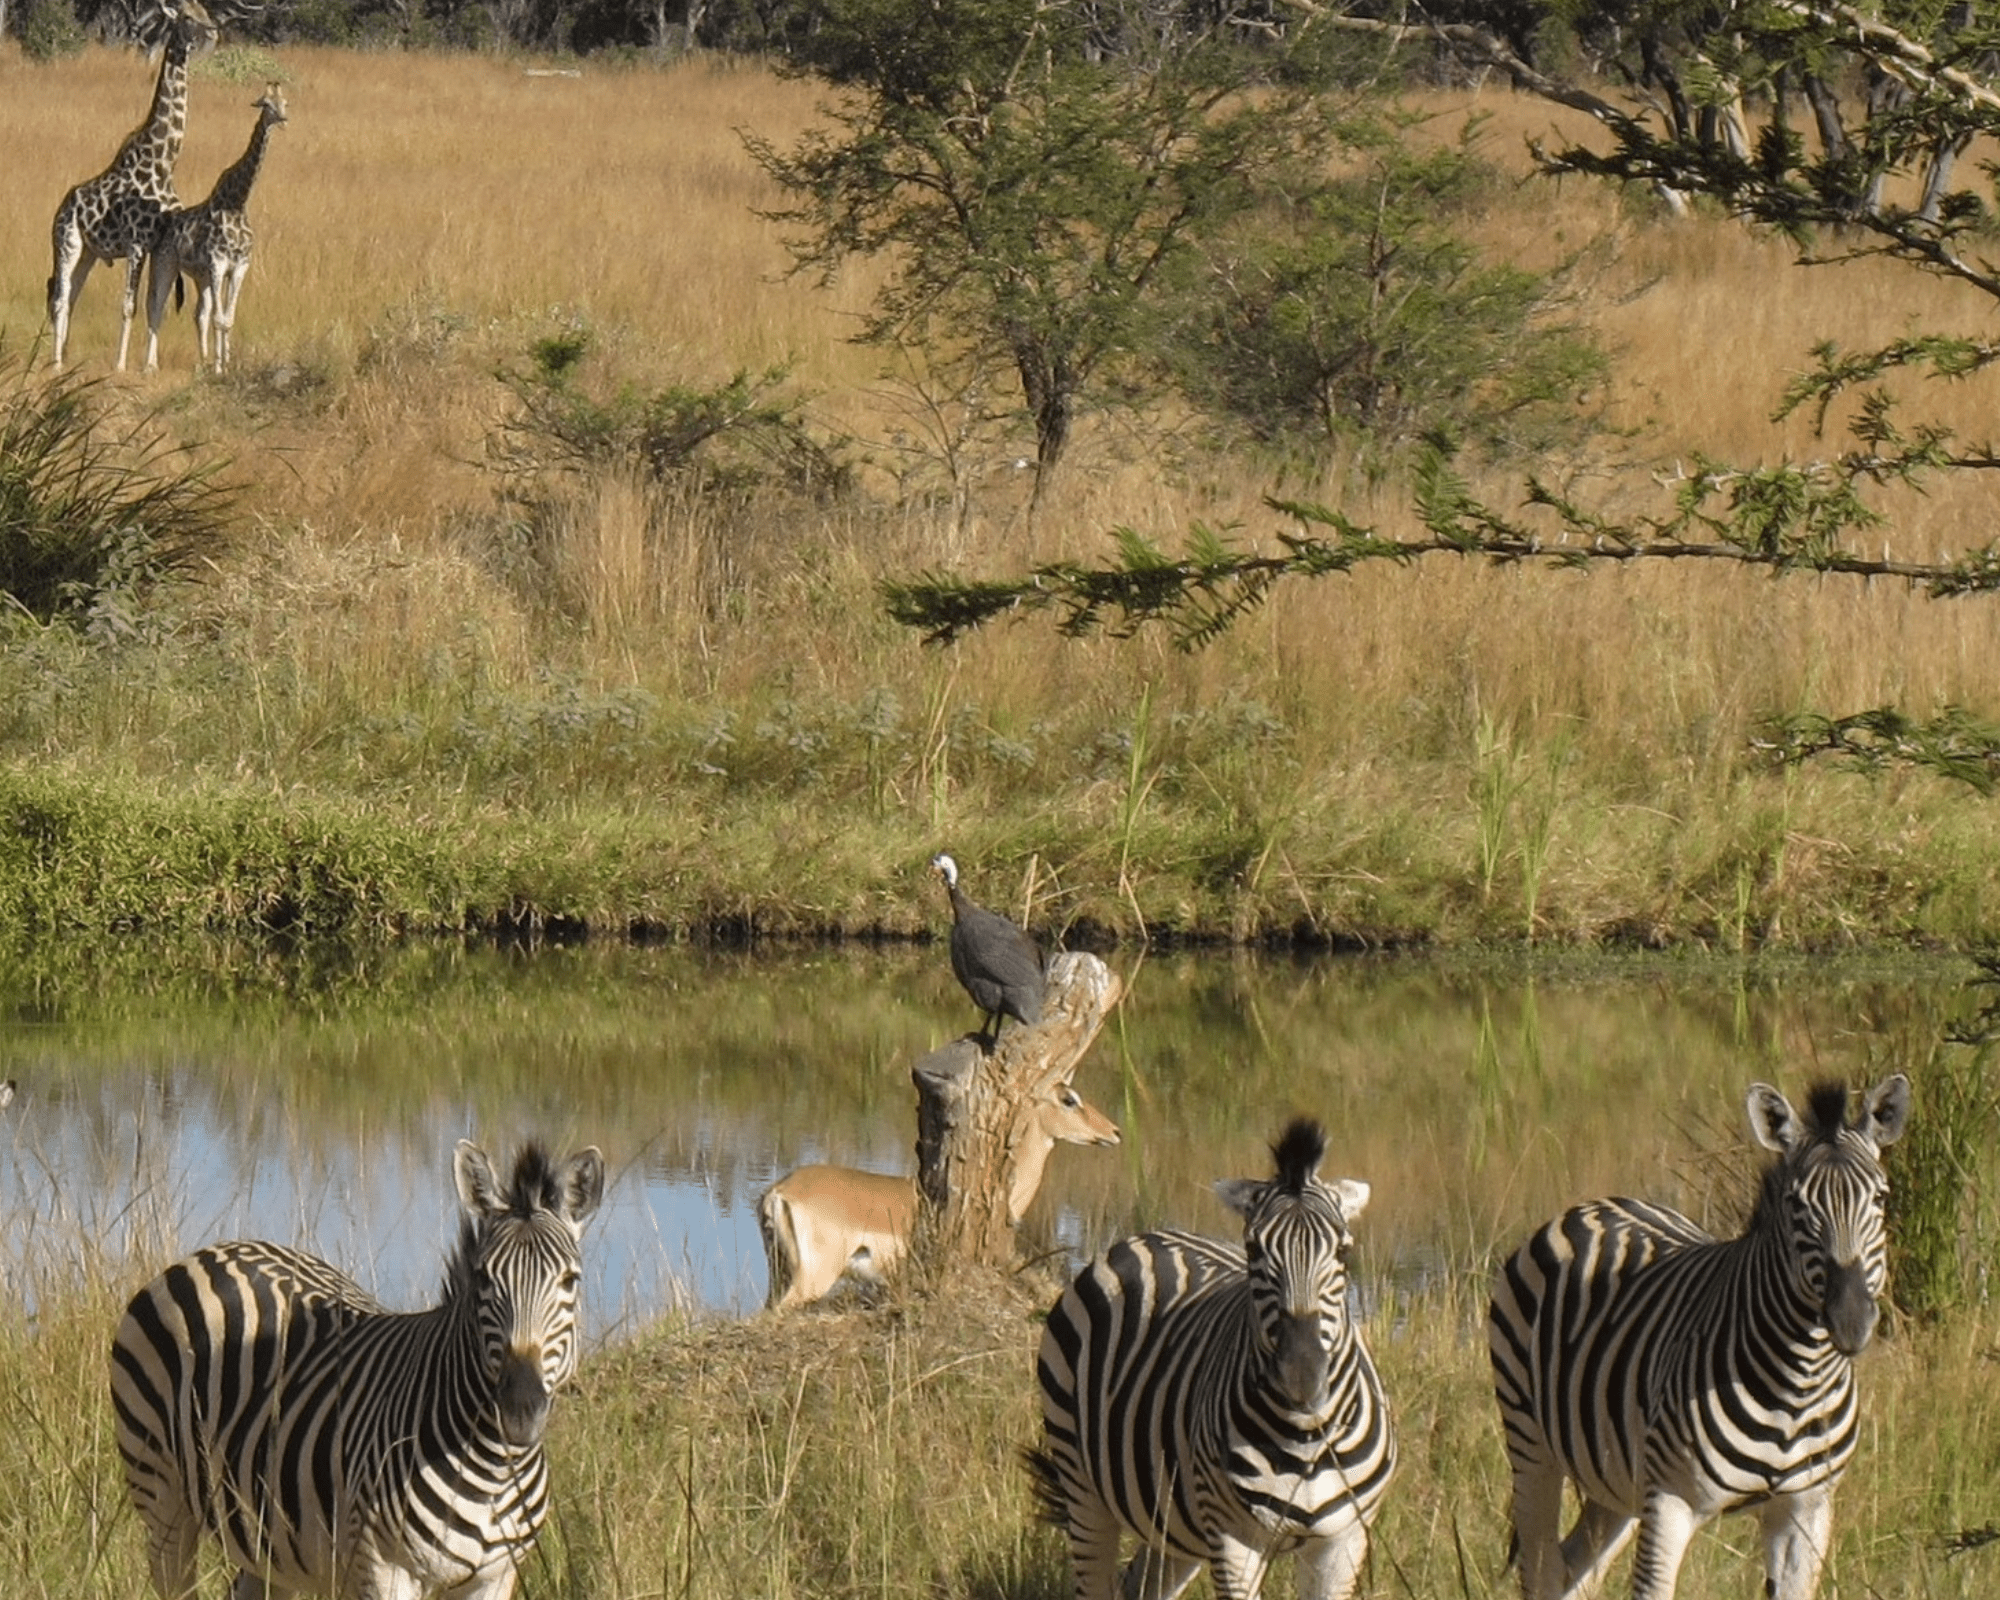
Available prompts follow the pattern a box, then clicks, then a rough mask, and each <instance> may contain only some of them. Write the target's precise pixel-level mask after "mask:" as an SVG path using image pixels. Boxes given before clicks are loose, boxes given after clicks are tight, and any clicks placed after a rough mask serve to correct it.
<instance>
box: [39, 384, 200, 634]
mask: <svg viewBox="0 0 2000 1600" xmlns="http://www.w3.org/2000/svg"><path fill="white" fill-rule="evenodd" d="M100 383H101V380H99V379H94V378H82V377H78V376H77V375H76V374H74V373H67V374H62V375H60V376H57V377H55V378H52V379H50V380H48V381H46V382H42V381H34V380H31V379H30V378H29V375H28V367H27V363H26V361H24V360H23V359H21V358H20V357H18V356H15V355H13V354H11V353H10V352H8V351H7V350H6V349H5V348H4V347H0V595H4V596H5V597H6V598H7V599H8V600H10V601H11V602H12V603H13V604H14V605H15V606H17V607H19V608H20V609H21V610H23V611H25V612H27V613H28V614H30V615H31V616H33V617H35V618H36V619H37V620H38V621H41V622H53V621H58V620H60V621H67V622H73V623H76V624H78V625H79V626H82V627H84V628H85V629H86V630H87V631H89V632H92V633H95V634H105V635H110V636H116V635H121V634H127V633H130V632H131V631H132V630H133V627H134V624H135V615H136V610H135V608H136V606H137V604H138V603H139V601H140V600H141V599H142V598H143V596H144V595H145V593H146V591H147V590H149V589H150V588H151V587H152V586H153V585H155V584H156V583H158V582H159V580H161V579H162V578H165V577H167V576H168V575H169V574H171V573H174V572H176V571H179V570H180V569H182V568H185V567H187V566H188V565H190V564H191V563H192V562H194V561H195V560H196V559H197V558H198V557H200V556H201V555H202V554H204V553H206V552H207V551H209V550H211V549H212V548H213V547H215V546H216V545H217V544H219V543H220V542H221V540H222V538H223V536H224V533H225V531H226V529H227V527H228V525H229V520H230V517H231V514H232V513H233V511H234V508H235V501H236V494H235V490H234V489H233V488H231V487H230V486H228V485H227V484H225V483H224V482H223V481H222V479H221V476H220V464H219V463H215V462H204V461H200V460H197V459H195V458H194V457H193V456H192V455H191V454H190V453H189V452H187V451H185V450H183V449H181V448H180V447H178V446H175V445H173V444H171V443H170V442H168V441H167V439H166V438H165V437H164V436H163V434H162V433H161V432H160V431H159V429H158V427H157V426H156V424H155V422H154V420H153V418H152V417H151V416H142V417H141V418H140V419H139V420H138V421H137V422H134V423H129V424H128V423H121V422H117V421H114V420H113V419H112V418H111V416H110V411H109V406H108V403H107V401H106V397H105V395H104V392H103V390H102V389H101V387H100Z"/></svg>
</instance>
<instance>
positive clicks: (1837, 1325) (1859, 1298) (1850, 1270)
mask: <svg viewBox="0 0 2000 1600" xmlns="http://www.w3.org/2000/svg"><path fill="white" fill-rule="evenodd" d="M1879 1315H1880V1310H1879V1308H1878V1307H1877V1306H1876V1304H1875V1293H1874V1291H1873V1290H1872V1289H1871V1288H1870V1287H1869V1286H1868V1274H1867V1272H1866V1270H1865V1269H1864V1268H1863V1267H1862V1265H1861V1263H1860V1262H1858V1261H1849V1262H1844V1263H1836V1264H1834V1265H1832V1266H1830V1267H1828V1269H1827V1274H1826V1331H1827V1333H1828V1335H1829V1336H1830V1337H1831V1338H1832V1340H1833V1347H1834V1349H1836V1350H1838V1351H1839V1352H1840V1353H1841V1354H1842V1355H1844V1356H1858V1355H1860V1354H1861V1352H1862V1351H1863V1350H1865V1349H1867V1348H1868V1341H1869V1340H1870V1339H1872V1338H1873V1337H1874V1336H1875V1321H1876V1318H1877V1317H1878V1316H1879Z"/></svg>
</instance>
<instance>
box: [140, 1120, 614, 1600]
mask: <svg viewBox="0 0 2000 1600" xmlns="http://www.w3.org/2000/svg"><path fill="white" fill-rule="evenodd" d="M453 1173H454V1176H455V1178H456V1180H457V1185H458V1195H459V1200H460V1202H461V1203H462V1205H463V1207H464V1213H465V1214H464V1217H463V1219H462V1221H461V1224H460V1229H459V1240H458V1248H457V1250H456V1251H455V1252H454V1253H453V1255H452V1257H451V1261H450V1265H449V1266H448V1267H447V1268H446V1272H445V1284H444V1294H443V1299H442V1302H441V1303H440V1304H439V1305H437V1306H436V1307H434V1308H433V1309H431V1310H428V1311H417V1312H407V1313H397V1312H391V1311H388V1310H386V1309H384V1308H383V1306H382V1305H381V1304H379V1303H378V1302H377V1301H376V1300H374V1299H373V1298H372V1297H371V1296H369V1295H368V1294H367V1293H365V1292H364V1291H363V1290H362V1289H361V1288H360V1286H359V1285H357V1284H356V1283H354V1281H353V1280H352V1279H350V1278H348V1277H347V1276H346V1275H345V1274H344V1273H341V1272H339V1271H337V1270H336V1269H335V1268H333V1267H331V1266H329V1265H328V1264H327V1263H326V1262H324V1261H321V1260H319V1259H318V1258H316V1257H314V1256H310V1255H306V1254H304V1253H302V1252H300V1251H297V1250H290V1249H287V1248H285V1247H284V1246H282V1245H275V1244H261V1243H236V1244H223V1245H214V1246H211V1247H209V1248H207V1249H204V1250H198V1251H196V1252H195V1253H194V1254H193V1255H191V1256H189V1257H187V1258H186V1259H185V1260H182V1261H179V1262H177V1263H175V1264H174V1265H173V1266H171V1267H168V1268H167V1269H166V1271H164V1272H162V1273H161V1274H160V1275H159V1276H158V1277H157V1278H155V1279H154V1280H153V1281H152V1282H151V1283H149V1284H147V1285H146V1286H145V1287H144V1288H143V1289H141V1290H140V1291H139V1292H138V1293H137V1294H136V1295H134V1296H133V1297H132V1301H131V1304H130V1305H129V1306H127V1307H126V1310H125V1315H124V1318H123V1320H122V1321H121V1322H120V1323H119V1325H118V1332H117V1335H116V1338H115V1339H114V1341H113V1343H112V1348H111V1399H112V1408H113V1411H114V1412H115V1414H116V1427H117V1437H118V1453H119V1455H120V1456H121V1457H122V1458H123V1460H124V1463H125V1481H126V1487H127V1490H128V1491H129V1493H130V1496H131V1500H132V1505H133V1509H134V1510H135V1511H136V1512H137V1513H138V1516H139V1520H140V1522H141V1523H142V1524H143V1525H144V1527H145V1530H146V1537H147V1559H148V1565H149V1569H150V1572H151V1576H152V1581H153V1587H154V1588H155V1589H156V1590H157V1591H158V1592H159V1594H160V1595H161V1596H162V1597H163V1600H185V1597H187V1596H190V1595H192V1594H193V1592H194V1582H195V1557H196V1552H197V1547H198V1545H199V1543H200V1540H201V1535H202V1533H203V1532H204V1530H205V1531H207V1532H209V1533H212V1534H214V1535H215V1536H216V1538H217V1539H218V1540H219V1541H220V1543H221V1545H222V1548H223V1552H224V1554H225V1556H226V1557H227V1559H228V1561H229V1562H230V1564H231V1565H233V1566H234V1567H235V1568H237V1569H238V1574H239V1575H238V1577H237V1579H236V1583H235V1587H234V1589H233V1590H232V1591H231V1593H232V1594H233V1595H234V1596H235V1597H236V1600H251V1597H253V1596H268V1595H273V1594H291V1593H305V1594H319V1595H329V1596H340V1597H342V1600H362V1597H366V1600H416V1597H417V1596H418V1595H420V1594H422V1593H424V1592H425V1591H427V1590H430V1589H436V1588H444V1589H447V1590H448V1591H449V1592H450V1593H451V1595H453V1596H454V1597H464V1600H507V1597H508V1596H509V1595H511V1594H512V1593H513V1589H514V1580H515V1576H516V1572H517V1569H518V1567H519V1564H520V1562H521V1561H522V1559H523V1557H524V1556H525V1555H526V1554H527V1552H528V1550H529V1549H530V1548H531V1547H532V1545H533V1543H534V1540H535V1535H536V1533H537V1532H538V1531H539V1530H540V1528H541V1525H542V1521H543V1518H544V1516H545V1515H546V1514H547V1510H548V1473H547V1467H546V1464H545V1462H544V1459H543V1455H542V1434H543V1429H544V1427H545V1426H546V1424H547V1421H548V1415H549V1405H550V1401H551V1399H552V1398H553V1396H554V1394H555V1391H556V1390H557V1389H559V1388H561V1387H562V1385H563V1384H564V1383H565V1382H567V1381H568V1379H569V1378H570V1376H571V1375H572V1373H574V1371H575V1370H576V1361H577V1339H576V1321H577V1305H578V1280H579V1267H580V1264H581V1252H580V1250H579V1237H580V1233H581V1230H582V1226H583V1224H584V1222H585V1221H587V1220H588V1219H589V1217H590V1216H591V1214H592V1213H593V1212H594V1211H595V1210H596V1209H597V1205H598V1201H599V1200H600V1199H601V1198H602V1196H603V1192H604V1161H603V1157H602V1156H600V1155H599V1153H598V1151H597V1150H596V1148H595V1147H594V1146H593V1147H592V1148H589V1149H586V1150H583V1151H580V1152H579V1153H578V1154H576V1155H574V1156H571V1157H570V1158H569V1159H568V1160H567V1161H563V1162H560V1163H558V1162H555V1161H552V1160H551V1159H550V1157H549V1155H548V1153H547V1151H545V1150H544V1149H543V1148H542V1147H541V1146H540V1145H538V1144H529V1145H527V1146H526V1147H525V1148H524V1149H522V1151H521V1152H520V1154H519V1156H518V1158H517V1159H516V1161H515V1163H514V1172H513V1178H512V1181H511V1182H510V1183H508V1184H506V1185H505V1186H504V1187H503V1186H502V1184H501V1183H500V1181H499V1179H498V1178H497V1177H496V1175H495V1173H494V1170H493V1166H492V1164H491V1163H490V1162H489V1161H488V1159H487V1157H486V1153H485V1152H484V1151H483V1150H481V1149H480V1148H479V1147H478V1146H477V1145H475V1144H473V1143H472V1142H471V1141H469V1140H460V1141H459V1144H458V1148H457V1151H456V1153H455V1156H454V1159H453Z"/></svg>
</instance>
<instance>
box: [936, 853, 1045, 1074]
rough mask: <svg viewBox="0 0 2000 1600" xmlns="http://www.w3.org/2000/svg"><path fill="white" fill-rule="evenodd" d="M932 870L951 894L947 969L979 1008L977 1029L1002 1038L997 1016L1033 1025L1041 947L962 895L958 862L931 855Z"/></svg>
mask: <svg viewBox="0 0 2000 1600" xmlns="http://www.w3.org/2000/svg"><path fill="white" fill-rule="evenodd" d="M931 870H932V871H933V872H935V873H936V874H937V875H938V876H939V877H940V878H942V879H943V880H944V887H945V893H946V894H948V895H949V896H950V897H951V918H952V921H951V970H952V971H953V972H954V973H956V974H957V976H958V981H959V982H960V983H962V984H964V985H965V992H966V993H967V994H969V995H971V996H972V1003H973V1004H974V1005H976V1006H978V1007H979V1012H980V1031H981V1032H982V1033H987V1032H988V1024H989V1023H990V1025H991V1026H990V1033H989V1037H991V1038H993V1039H996V1040H997V1039H998V1038H999V1037H1000V1019H1001V1018H1002V1017H1003V1016H1004V1017H1012V1018H1013V1019H1014V1020H1015V1021H1016V1022H1021V1023H1025V1024H1027V1025H1029V1026H1031V1027H1032V1026H1033V1025H1034V1024H1035V1023H1037V1022H1039V1021H1041V1020H1042V988H1043V981H1044V980H1043V960H1042V952H1041V948H1040V946H1038V945H1037V944H1036V943H1035V941H1034V940H1033V939H1031V938H1029V937H1028V936H1027V934H1025V933H1023V932H1022V931H1021V930H1020V929H1019V928H1017V927H1016V926H1015V925H1014V924H1013V923H1011V922H1009V921H1008V920H1007V919H1006V918H1005V917H1003V916H1001V915H1000V914H999V913H998V912H995V911H988V910H987V909H986V908H985V907H984V906H981V905H976V904H974V903H973V902H972V901H971V900H969V899H968V898H966V894H965V891H964V890H962V889H961V888H959V886H958V863H957V862H955V861H953V860H952V858H951V857H950V856H947V855H937V856H933V857H931Z"/></svg>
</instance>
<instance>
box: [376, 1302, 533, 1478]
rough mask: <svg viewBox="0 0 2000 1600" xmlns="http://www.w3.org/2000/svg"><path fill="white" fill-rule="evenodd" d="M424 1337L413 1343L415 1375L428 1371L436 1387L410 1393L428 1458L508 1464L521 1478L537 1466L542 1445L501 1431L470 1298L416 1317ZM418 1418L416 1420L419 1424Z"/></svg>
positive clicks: (418, 1387)
mask: <svg viewBox="0 0 2000 1600" xmlns="http://www.w3.org/2000/svg"><path fill="white" fill-rule="evenodd" d="M415 1318H416V1319H418V1320H420V1321H421V1322H422V1324H423V1332H422V1333H421V1334H420V1335H419V1336H417V1337H416V1338H414V1339H413V1340H412V1341H411V1349H410V1367H409V1370H411V1371H424V1372H429V1373H431V1374H433V1375H434V1377H435V1378H436V1380H437V1381H436V1387H435V1389H433V1390H429V1391H428V1392H426V1391H424V1390H423V1387H422V1386H421V1385H413V1386H409V1388H408V1395H409V1398H410V1399H411V1402H412V1403H413V1404H414V1405H416V1406H417V1408H418V1410H419V1411H420V1412H421V1419H420V1420H421V1424H422V1429H423V1437H424V1453H425V1454H426V1455H427V1456H431V1457H433V1458H442V1457H450V1458H454V1459H459V1460H476V1461H483V1462H488V1463H503V1462H504V1463H507V1464H508V1465H509V1466H510V1468H511V1469H512V1470H513V1471H514V1472H516V1473H518V1472H520V1471H521V1470H523V1469H524V1468H526V1467H528V1466H530V1465H531V1464H532V1463H534V1462H535V1461H537V1460H538V1459H539V1458H540V1456H541V1453H542V1446H541V1442H540V1441H539V1440H537V1441H536V1442H535V1443H533V1444H526V1445H517V1444H512V1443H510V1442H509V1441H508V1440H507V1438H506V1436H505V1435H504V1434H502V1433H501V1431H500V1412H499V1406H498V1397H497V1395H496V1394H495V1393H494V1385H493V1381H492V1379H491V1378H489V1377H488V1376H487V1372H486V1352H485V1346H484V1341H483V1339H482V1338H481V1335H480V1327H479V1309H478V1306H477V1305H476V1304H475V1303H474V1302H473V1299H472V1297H471V1296H470V1295H467V1296H463V1297H460V1296H456V1295H454V1296H451V1297H449V1298H447V1299H446V1300H445V1302H444V1304H442V1305H440V1306H438V1307H436V1308H435V1309H433V1310H430V1311H421V1312H417V1313H415ZM417 1420H419V1419H417V1418H413V1419H412V1421H413V1422H415V1421H417Z"/></svg>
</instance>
